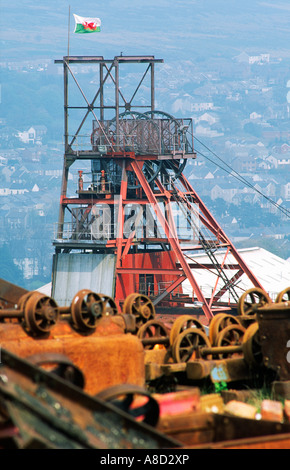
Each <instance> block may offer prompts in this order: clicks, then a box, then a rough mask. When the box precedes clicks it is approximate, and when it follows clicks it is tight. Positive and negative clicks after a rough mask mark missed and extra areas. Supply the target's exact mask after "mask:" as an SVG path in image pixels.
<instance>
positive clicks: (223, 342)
mask: <svg viewBox="0 0 290 470" xmlns="http://www.w3.org/2000/svg"><path fill="white" fill-rule="evenodd" d="M245 331H246V329H245V328H244V327H243V326H242V325H228V326H227V327H226V328H223V329H222V330H221V331H220V332H219V333H218V335H217V337H216V346H217V347H227V346H240V345H241V344H242V342H243V337H244V334H245ZM235 354H236V353H227V352H225V353H221V354H218V358H219V359H224V358H227V357H232V356H234V355H235ZM241 354H242V351H241V353H238V355H239V356H240V355H241Z"/></svg>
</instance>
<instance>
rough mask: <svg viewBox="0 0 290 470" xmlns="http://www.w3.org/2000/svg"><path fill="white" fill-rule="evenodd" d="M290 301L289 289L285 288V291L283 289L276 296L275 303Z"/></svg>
mask: <svg viewBox="0 0 290 470" xmlns="http://www.w3.org/2000/svg"><path fill="white" fill-rule="evenodd" d="M289 301H290V287H287V288H286V289H283V290H282V291H281V292H279V294H278V295H277V297H276V299H275V303H280V302H289Z"/></svg>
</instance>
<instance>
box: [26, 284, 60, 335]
mask: <svg viewBox="0 0 290 470" xmlns="http://www.w3.org/2000/svg"><path fill="white" fill-rule="evenodd" d="M58 319H59V308H58V305H57V303H56V302H55V300H53V299H52V298H51V297H48V296H46V295H44V294H41V293H40V292H37V291H35V292H32V293H31V295H30V296H28V297H27V299H26V302H24V324H25V329H26V330H27V331H29V332H30V333H32V334H33V335H37V336H39V335H44V334H47V333H49V332H50V330H51V329H52V328H53V327H54V326H55V324H56V323H57V321H58Z"/></svg>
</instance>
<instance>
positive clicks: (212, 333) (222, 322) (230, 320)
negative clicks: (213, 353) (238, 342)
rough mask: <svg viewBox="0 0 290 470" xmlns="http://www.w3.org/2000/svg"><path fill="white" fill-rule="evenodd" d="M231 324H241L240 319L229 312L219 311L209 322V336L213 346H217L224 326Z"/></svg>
mask: <svg viewBox="0 0 290 470" xmlns="http://www.w3.org/2000/svg"><path fill="white" fill-rule="evenodd" d="M229 325H240V322H239V320H238V319H237V318H236V317H235V316H234V315H230V314H228V313H218V314H217V315H215V316H214V317H213V318H212V319H211V321H210V324H209V329H208V336H209V340H210V343H211V345H212V346H216V341H217V336H218V334H219V333H220V331H222V330H223V329H224V328H226V327H227V326H229Z"/></svg>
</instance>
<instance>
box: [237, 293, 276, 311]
mask: <svg viewBox="0 0 290 470" xmlns="http://www.w3.org/2000/svg"><path fill="white" fill-rule="evenodd" d="M270 303H272V301H271V299H270V297H269V295H268V294H267V293H266V292H265V291H264V290H263V289H259V288H257V287H253V288H252V289H248V290H247V291H246V292H244V293H243V294H242V295H241V297H240V299H239V303H238V312H239V315H255V314H256V311H257V310H258V308H259V307H263V306H264V305H267V304H270Z"/></svg>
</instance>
